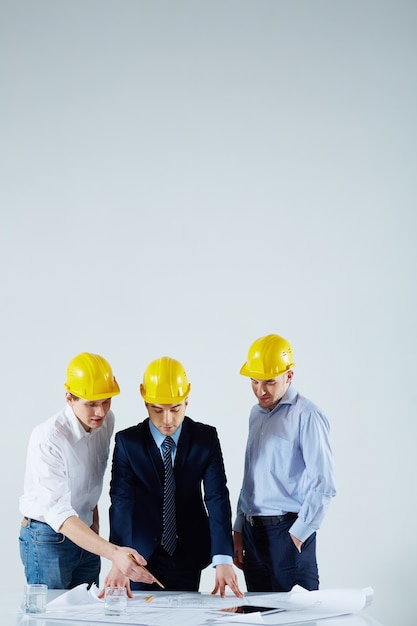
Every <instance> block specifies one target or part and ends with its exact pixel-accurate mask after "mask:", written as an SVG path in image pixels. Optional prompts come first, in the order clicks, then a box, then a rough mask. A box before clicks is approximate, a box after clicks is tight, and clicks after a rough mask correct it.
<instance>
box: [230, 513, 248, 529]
mask: <svg viewBox="0 0 417 626" xmlns="http://www.w3.org/2000/svg"><path fill="white" fill-rule="evenodd" d="M244 521H245V516H244V515H243V513H238V514H237V517H236V519H235V523H234V524H233V530H235V531H236V532H237V533H241V532H242V531H243V523H244Z"/></svg>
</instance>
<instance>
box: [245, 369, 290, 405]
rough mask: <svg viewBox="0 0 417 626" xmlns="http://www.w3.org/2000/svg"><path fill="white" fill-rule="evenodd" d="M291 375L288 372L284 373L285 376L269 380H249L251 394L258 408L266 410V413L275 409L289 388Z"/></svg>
mask: <svg viewBox="0 0 417 626" xmlns="http://www.w3.org/2000/svg"><path fill="white" fill-rule="evenodd" d="M293 373H294V372H293V371H292V370H290V371H289V372H285V374H281V376H277V377H276V378H270V379H269V380H259V379H257V378H251V383H252V389H253V393H254V394H255V396H256V397H257V398H258V402H259V406H261V407H262V408H263V409H268V411H272V409H275V407H276V406H277V404H278V402H279V401H280V400H281V398H282V396H283V395H284V394H285V392H286V391H287V389H288V387H289V386H290V382H291V378H292V377H293Z"/></svg>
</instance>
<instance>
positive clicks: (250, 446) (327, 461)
mask: <svg viewBox="0 0 417 626" xmlns="http://www.w3.org/2000/svg"><path fill="white" fill-rule="evenodd" d="M335 495H336V489H335V481H334V467H333V456H332V451H331V448H330V442H329V422H328V420H327V418H326V416H325V415H324V414H323V413H322V411H321V410H320V409H319V408H318V407H317V406H316V405H314V404H313V403H312V402H311V401H310V400H308V399H307V398H305V397H304V396H301V395H300V394H299V393H298V392H297V391H296V390H295V389H294V388H293V387H292V385H290V387H289V388H288V389H287V392H286V393H285V395H284V397H283V398H282V399H281V401H280V402H279V403H278V404H277V406H276V407H275V408H274V409H273V410H272V411H268V410H267V409H263V408H261V407H260V406H259V404H257V405H255V406H254V407H253V408H252V410H251V413H250V417H249V434H248V442H247V447H246V455H245V470H244V478H243V484H242V489H241V492H240V496H239V500H238V505H237V518H236V521H235V524H234V530H236V531H239V532H242V528H243V523H244V519H245V516H246V515H251V516H261V515H283V514H285V513H289V512H291V513H297V514H298V517H297V519H296V520H295V521H294V524H293V525H292V526H291V528H290V533H291V534H292V535H294V536H295V537H297V539H299V540H300V541H305V540H306V539H307V538H308V537H309V536H310V535H311V534H312V533H313V532H314V531H316V530H317V529H318V528H319V527H320V524H321V522H322V521H323V518H324V516H325V513H326V510H327V507H328V505H329V503H330V500H331V498H332V497H333V496H335Z"/></svg>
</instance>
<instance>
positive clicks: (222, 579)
mask: <svg viewBox="0 0 417 626" xmlns="http://www.w3.org/2000/svg"><path fill="white" fill-rule="evenodd" d="M226 585H227V586H228V587H230V589H231V590H232V591H233V593H234V594H235V596H237V597H238V598H243V593H242V592H241V591H240V589H239V585H238V581H237V576H236V572H235V571H234V569H233V566H232V565H226V564H222V565H216V582H215V586H214V589H213V591H212V592H211V593H212V594H213V595H214V594H216V593H217V592H218V591H220V597H221V598H224V597H225V595H226Z"/></svg>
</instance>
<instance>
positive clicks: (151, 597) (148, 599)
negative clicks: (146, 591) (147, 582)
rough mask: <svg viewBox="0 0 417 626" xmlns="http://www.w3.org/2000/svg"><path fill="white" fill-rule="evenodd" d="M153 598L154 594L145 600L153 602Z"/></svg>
mask: <svg viewBox="0 0 417 626" xmlns="http://www.w3.org/2000/svg"><path fill="white" fill-rule="evenodd" d="M151 600H153V596H148V597H147V598H145V602H151Z"/></svg>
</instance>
